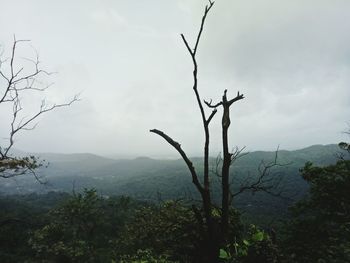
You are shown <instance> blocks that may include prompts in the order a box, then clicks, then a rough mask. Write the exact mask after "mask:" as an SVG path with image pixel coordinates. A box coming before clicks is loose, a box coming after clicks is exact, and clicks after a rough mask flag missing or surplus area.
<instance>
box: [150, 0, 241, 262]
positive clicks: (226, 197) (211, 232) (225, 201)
mask: <svg viewBox="0 0 350 263" xmlns="http://www.w3.org/2000/svg"><path fill="white" fill-rule="evenodd" d="M213 5H214V2H211V1H209V5H208V6H206V7H205V10H204V15H203V17H202V22H201V26H200V29H199V33H198V35H197V39H196V42H195V45H194V48H193V49H192V48H191V47H190V45H189V44H188V42H187V40H186V38H185V36H184V35H183V34H181V38H182V40H183V42H184V44H185V46H186V48H187V50H188V52H189V54H190V56H191V59H192V62H193V91H194V93H195V96H196V100H197V104H198V107H199V109H200V113H201V118H202V123H203V130H204V167H203V171H204V174H203V185H202V184H201V183H200V180H199V179H198V174H197V172H196V171H195V168H194V166H193V164H192V162H191V161H190V160H189V158H188V157H187V156H186V154H185V152H184V151H183V150H182V148H181V145H180V144H179V143H178V142H176V141H174V140H173V139H172V138H171V137H169V136H168V135H166V134H165V133H164V132H162V131H160V130H157V129H153V130H150V131H151V132H153V133H156V134H158V135H159V136H161V137H163V138H164V139H165V140H166V141H167V142H168V143H169V144H170V145H171V146H173V147H174V148H175V149H176V150H177V151H178V152H179V154H180V155H181V157H182V158H183V160H184V161H185V163H186V164H187V167H188V169H189V170H190V172H191V175H192V182H193V184H194V185H195V186H196V189H197V190H198V192H199V193H200V195H201V199H202V208H203V214H204V219H205V220H204V223H205V228H203V229H206V233H204V235H203V236H204V237H205V239H206V242H205V244H206V245H205V248H203V252H204V254H205V255H204V258H203V261H202V262H208V263H216V262H218V260H219V250H220V247H221V246H222V245H223V244H224V243H225V241H226V240H227V237H226V236H227V232H228V226H229V208H230V207H229V206H230V189H229V188H230V183H229V170H230V165H231V158H232V154H231V153H230V152H229V150H228V128H229V126H230V106H231V105H232V104H233V103H234V102H235V101H238V100H241V99H243V95H240V94H239V93H238V94H237V96H236V97H235V98H233V99H231V100H227V97H226V90H225V92H224V95H223V98H222V101H221V102H219V103H217V104H216V105H212V104H211V103H208V102H206V101H204V103H205V104H206V105H207V106H208V107H209V108H212V112H211V113H210V115H209V117H207V116H206V114H205V110H204V107H203V104H202V100H201V97H200V95H199V92H198V78H197V74H198V65H197V60H196V53H197V49H198V44H199V41H200V37H201V34H202V32H203V28H204V22H205V19H206V17H207V14H208V12H209V11H210V9H211V8H212V6H213ZM221 105H222V106H223V117H222V143H223V166H222V207H221V218H220V220H217V219H215V218H214V216H213V213H212V209H213V203H212V200H211V192H210V180H209V142H210V134H209V124H210V122H211V120H212V119H213V117H214V116H215V114H216V112H217V109H216V108H217V107H218V106H221ZM199 221H200V222H199V223H201V224H202V223H203V221H202V220H199Z"/></svg>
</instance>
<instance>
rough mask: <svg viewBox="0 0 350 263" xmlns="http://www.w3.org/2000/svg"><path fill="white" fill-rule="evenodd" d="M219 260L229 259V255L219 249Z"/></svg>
mask: <svg viewBox="0 0 350 263" xmlns="http://www.w3.org/2000/svg"><path fill="white" fill-rule="evenodd" d="M219 258H221V259H229V258H230V256H229V254H228V253H227V252H226V251H225V250H224V249H222V248H221V249H220V255H219Z"/></svg>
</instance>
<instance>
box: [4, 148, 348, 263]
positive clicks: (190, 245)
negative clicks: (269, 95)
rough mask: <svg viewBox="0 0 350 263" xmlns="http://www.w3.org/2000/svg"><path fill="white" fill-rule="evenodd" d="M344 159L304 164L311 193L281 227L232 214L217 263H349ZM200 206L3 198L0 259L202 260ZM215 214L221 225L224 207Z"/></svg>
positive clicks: (89, 194) (87, 194) (68, 197)
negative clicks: (226, 236) (332, 162)
mask: <svg viewBox="0 0 350 263" xmlns="http://www.w3.org/2000/svg"><path fill="white" fill-rule="evenodd" d="M344 145H345V144H342V145H340V146H341V147H342V148H343V149H345V146H346V147H348V146H347V145H345V146H344ZM346 150H347V148H346ZM340 157H341V158H340V159H338V162H336V163H334V164H331V165H325V166H317V165H313V164H311V163H306V164H305V166H304V168H303V169H302V170H301V175H302V179H303V180H305V182H306V183H307V184H308V185H309V193H308V194H307V195H305V196H304V197H303V198H302V199H301V200H300V201H298V202H296V203H295V204H294V205H293V206H292V207H291V214H290V215H289V216H287V215H284V216H283V217H280V218H279V219H283V221H284V224H281V223H279V224H276V223H272V224H271V223H270V224H266V220H270V222H274V220H273V219H274V217H275V214H274V213H271V215H270V218H268V217H267V216H265V217H264V218H263V220H262V219H261V217H259V213H260V210H259V209H254V207H253V208H252V209H251V210H248V212H249V214H248V216H247V210H242V209H238V210H236V209H232V210H231V211H230V217H231V219H230V222H232V223H231V224H230V228H229V230H228V231H229V234H228V237H229V239H228V240H227V242H226V243H225V244H222V247H221V248H220V262H223V263H224V262H225V263H233V262H234V263H253V262H259V263H277V262H283V263H297V262H300V263H303V262H327V263H328V262H330V263H333V262H334V263H345V262H349V261H350V239H349V237H350V213H349V211H350V191H349V189H350V161H349V160H347V159H346V157H347V156H346V154H345V153H344V152H343V155H341V156H340ZM256 198H262V196H261V195H259V194H257V195H256ZM243 200H244V199H243ZM277 200H278V199H277ZM280 202H283V200H280ZM195 204H196V202H194V201H192V202H189V201H187V202H184V201H183V200H182V201H179V200H178V201H175V200H171V199H170V200H169V201H159V202H146V201H137V200H136V199H134V198H131V197H125V196H118V197H109V196H101V195H100V194H98V192H97V191H96V190H95V189H85V190H84V191H81V192H77V193H75V192H73V194H66V193H61V192H49V193H47V194H44V195H38V194H29V195H13V196H2V197H0V211H1V213H0V258H1V262H5V263H6V262H111V263H114V262H115V263H117V262H122V263H128V262H144V263H146V262H148V263H152V262H154V263H157V262H158V263H162V262H173V263H175V262H202V257H203V254H205V253H204V252H203V251H205V249H206V243H205V242H204V241H205V240H206V237H205V236H204V235H205V233H206V231H205V229H202V227H203V224H200V223H198V222H200V220H203V211H202V210H201V209H200V207H197V208H196V206H194V205H195ZM266 208H268V207H266V206H263V205H262V206H261V208H260V209H266ZM212 211H213V212H212V213H213V218H215V220H219V219H220V213H221V210H220V209H217V208H215V207H213V209H212ZM267 211H268V210H267ZM242 213H243V216H242ZM252 217H255V222H257V223H256V224H255V225H252V224H251V220H247V218H248V219H249V218H252ZM281 225H282V227H281Z"/></svg>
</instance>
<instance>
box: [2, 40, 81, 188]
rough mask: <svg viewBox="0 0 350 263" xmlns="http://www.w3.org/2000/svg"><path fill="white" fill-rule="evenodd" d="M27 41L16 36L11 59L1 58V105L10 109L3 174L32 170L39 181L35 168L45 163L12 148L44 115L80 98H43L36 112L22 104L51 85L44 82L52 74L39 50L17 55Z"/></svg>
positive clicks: (4, 148)
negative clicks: (54, 101) (26, 55)
mask: <svg viewBox="0 0 350 263" xmlns="http://www.w3.org/2000/svg"><path fill="white" fill-rule="evenodd" d="M28 41H29V40H16V38H15V37H14V40H13V45H12V50H11V54H10V56H9V57H8V58H2V55H3V54H1V56H0V106H2V107H3V109H4V108H6V109H9V111H10V112H9V115H10V121H9V131H8V137H7V138H5V139H6V143H4V144H5V145H1V144H0V177H1V178H11V177H14V176H18V175H22V174H26V173H28V172H29V173H31V174H33V175H34V176H35V177H36V178H37V180H39V181H40V178H38V177H37V176H36V174H35V169H36V168H38V167H40V166H42V165H43V162H42V161H41V160H39V159H38V158H37V157H35V156H24V157H18V156H12V154H11V149H12V148H13V146H14V144H15V138H16V136H17V135H18V134H19V133H20V132H22V131H29V130H33V129H34V128H35V127H36V125H37V122H38V118H39V117H40V116H41V115H43V114H45V113H47V112H50V111H53V110H55V109H57V108H61V107H66V106H70V105H71V104H72V103H74V102H76V101H77V100H79V98H78V95H75V96H74V97H73V98H72V99H70V100H69V101H68V102H66V103H61V104H49V103H47V101H46V100H45V99H43V100H42V101H41V104H40V105H38V109H37V110H36V111H35V112H29V111H28V110H27V109H26V108H25V107H24V106H23V103H22V101H23V98H24V97H26V98H31V97H32V96H34V95H35V93H40V92H44V91H45V90H47V89H48V88H49V87H50V86H51V84H45V83H44V82H43V78H44V77H45V76H50V75H51V74H53V73H52V72H48V71H45V70H44V69H42V68H41V66H40V61H39V56H38V54H37V53H36V57H35V58H34V59H31V58H19V57H18V56H17V52H18V47H19V45H20V44H23V43H26V42H28ZM20 59H22V61H21V62H19V60H20Z"/></svg>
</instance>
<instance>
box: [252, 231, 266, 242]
mask: <svg viewBox="0 0 350 263" xmlns="http://www.w3.org/2000/svg"><path fill="white" fill-rule="evenodd" d="M252 239H253V241H263V240H264V232H262V231H258V232H256V233H255V234H254V235H253V236H252Z"/></svg>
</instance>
